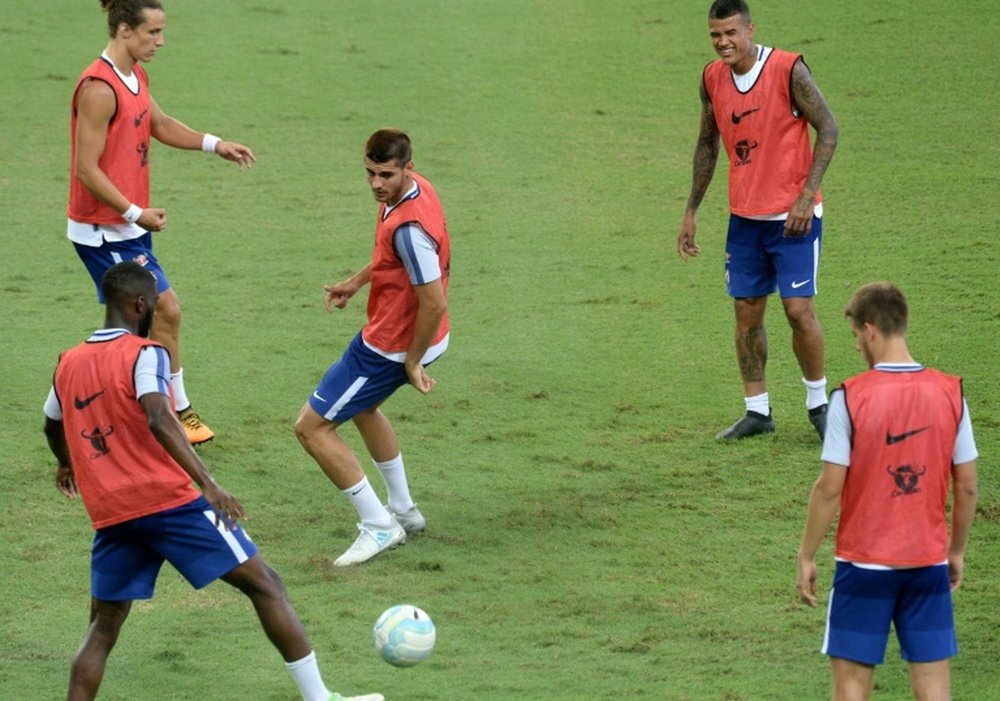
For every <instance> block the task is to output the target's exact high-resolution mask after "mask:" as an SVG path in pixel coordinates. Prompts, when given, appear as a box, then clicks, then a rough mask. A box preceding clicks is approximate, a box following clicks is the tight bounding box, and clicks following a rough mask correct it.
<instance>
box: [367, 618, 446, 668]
mask: <svg viewBox="0 0 1000 701" xmlns="http://www.w3.org/2000/svg"><path fill="white" fill-rule="evenodd" d="M372 640H373V641H374V642H375V649H376V650H377V651H378V654H379V655H381V656H382V659H383V660H385V661H386V662H388V663H389V664H391V665H393V666H394V667H412V666H413V665H415V664H417V663H419V662H423V661H424V660H426V659H427V658H428V657H430V656H431V653H432V652H433V651H434V643H435V641H436V640H437V633H436V631H435V630H434V621H432V620H431V617H430V616H428V615H427V614H426V613H424V612H423V611H422V610H420V609H418V608H417V607H416V606H411V605H410V604H399V605H397V606H393V607H392V608H390V609H387V610H386V611H385V612H384V613H383V614H382V615H381V616H379V617H378V620H377V621H375V629H374V630H373V631H372Z"/></svg>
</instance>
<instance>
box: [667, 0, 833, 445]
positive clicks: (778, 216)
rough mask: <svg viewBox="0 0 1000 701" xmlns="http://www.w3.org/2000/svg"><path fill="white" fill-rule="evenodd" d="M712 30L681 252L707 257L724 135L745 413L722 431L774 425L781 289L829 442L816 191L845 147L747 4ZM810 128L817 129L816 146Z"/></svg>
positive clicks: (741, 432) (725, 435) (802, 70)
mask: <svg viewBox="0 0 1000 701" xmlns="http://www.w3.org/2000/svg"><path fill="white" fill-rule="evenodd" d="M708 26H709V33H710V36H711V39H712V45H713V46H714V47H715V51H716V53H718V55H719V58H718V59H717V60H715V61H713V62H711V63H709V64H708V66H706V67H705V70H704V73H703V75H702V81H701V129H700V132H699V134H698V142H697V145H696V147H695V152H694V168H693V176H692V185H691V194H690V196H689V197H688V201H687V207H686V209H685V211H684V219H683V222H682V224H681V229H680V234H679V235H678V236H677V252H678V253H679V254H680V257H681V259H682V260H685V261H686V260H687V259H688V258H689V257H694V256H697V255H698V254H699V253H701V248H699V246H698V245H697V244H696V243H695V232H696V222H695V217H696V214H697V212H698V206H699V205H700V204H701V201H702V199H703V198H704V196H705V192H706V191H707V190H708V186H709V184H710V183H711V181H712V176H713V174H714V172H715V164H716V161H717V160H718V157H719V142H720V138H721V141H722V143H723V144H724V145H725V147H726V153H727V155H728V156H729V211H730V217H729V232H728V235H727V238H726V266H725V269H726V283H727V287H728V292H729V295H730V296H731V297H732V298H733V301H734V305H735V307H734V308H735V315H736V331H735V340H736V357H737V360H738V363H739V368H740V374H741V376H742V378H743V389H744V403H745V407H746V414H745V415H744V416H742V417H741V418H740V419H739V420H738V421H737V422H736V423H734V424H733V425H732V426H730V427H729V428H727V429H725V430H723V431H720V432H719V433H718V434H717V435H716V438H719V439H720V440H739V439H741V438H746V437H748V436H754V435H758V434H762V433H771V432H773V431H774V419H773V418H772V416H771V405H770V398H769V396H768V392H767V385H766V382H765V374H764V369H765V365H766V363H767V334H766V332H765V329H764V312H765V308H766V306H767V298H768V295H770V294H771V293H772V292H774V291H775V289H777V290H778V291H779V293H780V295H781V302H782V304H783V306H784V310H785V317H786V319H787V320H788V323H789V325H790V326H791V329H792V350H793V351H794V352H795V357H796V359H797V360H798V363H799V367H800V368H801V370H802V381H803V382H804V384H805V387H806V409H807V410H808V416H809V421H810V422H811V423H812V425H813V426H814V427H815V429H816V431H817V433H819V435H820V437H821V438H822V436H823V432H824V430H825V426H826V411H827V398H826V377H825V374H824V361H823V332H822V329H821V328H820V325H819V322H818V321H817V320H816V314H815V310H814V305H813V296H814V295H815V294H816V275H817V273H818V270H819V254H820V244H821V242H822V236H823V232H822V228H823V227H822V221H823V220H822V216H823V204H822V197H821V195H820V189H819V188H820V181H821V180H822V179H823V174H824V173H825V172H826V169H827V166H828V165H829V164H830V159H831V158H832V157H833V151H834V148H835V147H836V144H837V133H838V131H837V123H836V121H835V120H834V117H833V114H832V113H831V112H830V108H829V107H828V106H827V104H826V100H824V99H823V95H822V93H820V91H819V88H818V87H816V83H815V82H814V81H813V78H812V75H811V73H810V72H809V69H808V68H807V67H806V64H805V63H804V62H803V60H802V56H800V55H799V54H795V53H789V52H787V51H782V50H781V49H774V48H770V47H767V46H763V45H760V44H757V43H755V42H754V32H755V28H754V24H753V22H752V21H751V19H750V9H749V8H748V7H747V4H746V3H745V2H742V0H716V2H714V3H712V7H711V9H710V10H709V14H708ZM810 124H811V125H812V126H813V128H814V129H815V130H816V144H815V148H814V149H813V148H811V147H810V143H809V125H810Z"/></svg>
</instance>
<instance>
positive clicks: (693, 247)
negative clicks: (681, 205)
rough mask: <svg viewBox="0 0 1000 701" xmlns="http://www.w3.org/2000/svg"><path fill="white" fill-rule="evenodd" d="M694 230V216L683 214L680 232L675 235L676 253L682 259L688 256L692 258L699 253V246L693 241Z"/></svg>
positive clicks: (684, 259)
mask: <svg viewBox="0 0 1000 701" xmlns="http://www.w3.org/2000/svg"><path fill="white" fill-rule="evenodd" d="M695 230H696V229H695V223H694V218H693V217H692V216H690V215H685V216H684V223H683V224H681V233H679V234H678V235H677V254H678V255H679V256H680V257H681V260H683V261H686V260H687V259H688V258H689V257H690V258H694V257H695V256H697V255H698V254H699V253H701V248H699V247H698V244H696V243H695V242H694V234H695Z"/></svg>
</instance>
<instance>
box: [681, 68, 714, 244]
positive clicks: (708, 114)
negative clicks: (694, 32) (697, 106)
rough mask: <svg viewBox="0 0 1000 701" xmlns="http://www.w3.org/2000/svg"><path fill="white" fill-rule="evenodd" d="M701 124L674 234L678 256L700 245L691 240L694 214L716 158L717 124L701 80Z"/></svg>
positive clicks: (710, 178)
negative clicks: (678, 229) (683, 205)
mask: <svg viewBox="0 0 1000 701" xmlns="http://www.w3.org/2000/svg"><path fill="white" fill-rule="evenodd" d="M700 94H701V128H700V130H699V133H698V143H697V144H696V145H695V149H694V166H693V172H692V177H691V194H690V195H689V196H688V201H687V208H686V209H685V210H684V221H683V222H682V223H681V232H680V234H679V235H678V236H677V253H679V254H680V257H681V259H682V260H687V259H688V256H696V255H698V254H699V253H701V249H700V248H698V245H697V244H696V243H695V242H694V235H695V230H696V224H695V215H696V214H697V212H698V205H700V204H701V200H702V199H703V198H704V197H705V192H707V191H708V186H709V184H710V183H711V182H712V175H713V174H714V173H715V163H716V161H718V160H719V127H718V125H717V124H716V123H715V112H714V111H713V110H712V102H711V100H709V99H708V93H707V92H706V91H705V83H704V81H702V83H701V90H700Z"/></svg>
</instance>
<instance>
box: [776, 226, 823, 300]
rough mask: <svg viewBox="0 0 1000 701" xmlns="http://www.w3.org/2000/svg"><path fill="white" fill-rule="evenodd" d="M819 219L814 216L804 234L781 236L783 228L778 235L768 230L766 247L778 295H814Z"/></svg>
mask: <svg viewBox="0 0 1000 701" xmlns="http://www.w3.org/2000/svg"><path fill="white" fill-rule="evenodd" d="M822 221H823V220H822V219H819V218H815V217H814V218H813V226H812V229H811V231H810V233H809V235H807V236H799V237H791V236H785V235H784V233H783V231H784V230H783V229H782V232H781V233H780V234H779V233H778V232H772V236H771V238H770V240H769V241H768V244H767V249H768V252H769V254H770V256H771V260H772V261H773V263H774V268H775V273H776V276H777V284H778V292H779V293H780V295H781V297H782V298H787V297H814V296H815V295H816V292H817V290H818V289H819V287H818V279H819V259H820V250H821V249H822V241H823V223H822Z"/></svg>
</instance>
